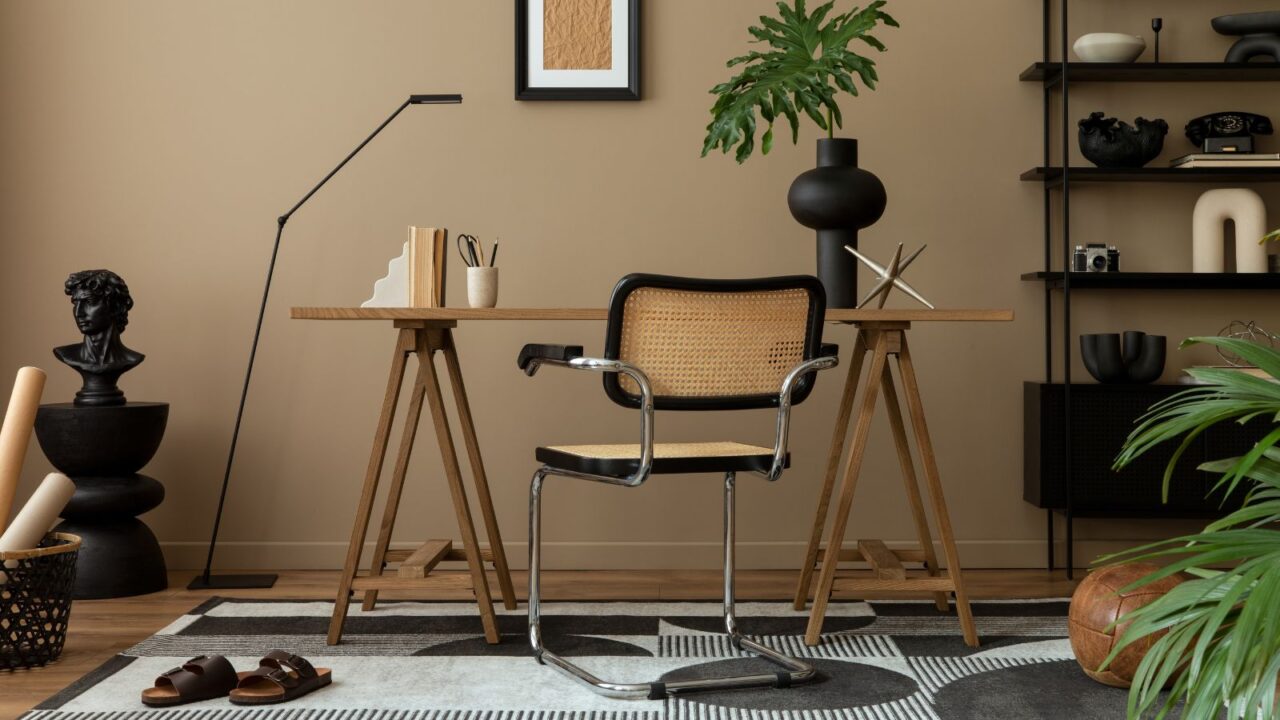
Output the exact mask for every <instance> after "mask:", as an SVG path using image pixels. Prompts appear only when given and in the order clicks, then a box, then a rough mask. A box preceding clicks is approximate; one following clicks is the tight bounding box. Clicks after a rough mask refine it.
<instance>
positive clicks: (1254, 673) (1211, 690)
mask: <svg viewBox="0 0 1280 720" xmlns="http://www.w3.org/2000/svg"><path fill="white" fill-rule="evenodd" d="M1196 343H1206V344H1210V345H1216V346H1218V347H1219V348H1221V349H1223V350H1226V351H1229V352H1232V353H1235V354H1236V355H1238V356H1239V357H1241V358H1243V359H1244V360H1246V361H1247V362H1250V363H1252V364H1254V365H1256V366H1257V367H1258V368H1261V369H1262V370H1263V371H1265V372H1266V373H1267V374H1268V375H1270V376H1271V378H1273V379H1274V380H1280V352H1277V351H1276V350H1275V349H1273V348H1270V347H1264V346H1261V345H1258V344H1255V343H1253V342H1250V341H1247V340H1241V339H1236V338H1222V337H1211V338H1191V339H1189V340H1187V341H1186V342H1184V343H1183V347H1186V346H1187V345H1190V344H1196ZM1188 372H1189V373H1190V374H1191V375H1192V376H1193V377H1195V378H1196V379H1197V380H1199V381H1201V382H1203V383H1208V384H1206V385H1203V386H1198V387H1195V388H1192V389H1189V390H1186V391H1183V392H1180V393H1178V394H1176V395H1174V396H1173V397H1170V398H1169V399H1167V400H1165V401H1163V402H1160V403H1158V404H1156V405H1155V406H1153V407H1152V408H1151V410H1150V412H1148V414H1147V415H1146V416H1144V417H1143V418H1142V419H1141V420H1140V421H1139V423H1138V426H1137V428H1136V429H1135V430H1134V431H1133V433H1132V434H1131V435H1130V436H1129V438H1128V440H1127V441H1126V443H1125V446H1124V449H1123V450H1122V451H1121V453H1120V455H1119V457H1118V458H1117V459H1116V462H1115V468H1116V469H1119V468H1121V467H1124V466H1125V465H1127V464H1129V463H1130V462H1132V461H1133V460H1134V459H1135V458H1137V457H1138V456H1140V455H1142V454H1143V453H1145V452H1147V451H1148V450H1151V449H1152V448H1154V447H1156V446H1157V445H1160V444H1162V443H1165V442H1169V441H1172V440H1176V439H1178V438H1181V442H1180V443H1179V445H1178V447H1177V449H1176V451H1175V452H1174V455H1173V458H1172V460H1170V461H1169V466H1168V468H1167V469H1166V471H1165V475H1164V495H1165V499H1166V500H1167V499H1168V493H1169V481H1170V478H1171V476H1172V472H1173V467H1174V465H1175V464H1176V463H1177V462H1178V459H1179V458H1180V457H1182V454H1183V453H1184V452H1185V451H1186V450H1187V448H1188V447H1190V445H1191V443H1192V442H1193V441H1194V440H1195V438H1197V437H1198V436H1200V435H1201V434H1202V433H1203V432H1204V431H1205V430H1207V429H1209V428H1210V427H1213V426H1214V425H1217V424H1218V423H1223V422H1227V421H1235V422H1238V423H1246V422H1249V421H1250V420H1254V419H1257V418H1263V419H1267V420H1269V421H1270V422H1271V423H1272V424H1273V426H1274V427H1272V429H1271V430H1270V432H1268V433H1267V435H1266V436H1265V437H1263V438H1262V439H1261V440H1259V441H1258V442H1257V443H1256V444H1255V445H1254V446H1253V449H1252V450H1250V451H1249V452H1248V453H1247V454H1245V455H1243V456H1241V457H1235V458H1230V459H1226V460H1219V461H1216V462H1209V463H1205V464H1203V465H1201V466H1200V469H1201V470H1204V471H1207V472H1214V473H1220V474H1221V477H1220V478H1219V480H1218V482H1217V483H1216V484H1215V486H1214V488H1213V490H1212V491H1213V492H1216V493H1220V494H1221V495H1222V496H1223V497H1224V498H1225V497H1227V496H1228V495H1230V494H1231V493H1232V492H1233V491H1234V490H1236V489H1237V488H1239V487H1242V486H1243V487H1244V488H1247V493H1246V495H1245V499H1244V503H1243V505H1242V506H1241V507H1240V509H1239V510H1236V511H1234V512H1231V513H1230V514H1228V515H1226V516H1225V517H1223V518H1222V519H1221V520H1218V521H1216V522H1213V523H1210V524H1209V525H1208V526H1206V527H1205V528H1204V530H1203V531H1202V532H1200V533H1197V534H1195V535H1188V536H1185V537H1179V538H1174V539H1172V540H1167V541H1164V542H1159V543H1154V544H1151V545H1146V546H1144V547H1139V548H1135V549H1133V550H1130V551H1127V552H1124V553H1118V554H1115V555H1111V556H1109V557H1105V558H1102V560H1101V562H1106V563H1111V562H1122V561H1123V562H1130V561H1137V560H1159V561H1163V562H1168V564H1167V565H1166V566H1165V567H1164V568H1163V569H1161V570H1160V571H1158V572H1155V573H1152V574H1150V575H1148V576H1146V577H1144V578H1142V579H1141V580H1139V581H1137V582H1135V583H1133V584H1132V585H1131V586H1129V587H1128V588H1124V589H1123V590H1122V592H1123V591H1128V590H1131V589H1134V588H1138V587H1141V586H1143V585H1146V584H1147V583H1150V582H1153V581H1155V580H1157V579H1160V578H1164V577H1168V576H1170V575H1173V574H1175V573H1186V574H1187V575H1189V576H1190V579H1189V580H1187V581H1186V582H1183V583H1182V584H1180V585H1178V586H1177V587H1175V588H1174V589H1173V590H1171V591H1170V592H1169V593H1168V594H1166V595H1164V596H1162V597H1160V598H1158V599H1157V600H1155V601H1154V602H1152V603H1150V604H1149V605H1146V606H1143V607H1141V608H1139V609H1137V610H1134V611H1132V612H1130V613H1128V614H1126V615H1125V616H1124V618H1123V620H1124V622H1126V623H1129V625H1128V627H1127V629H1125V631H1124V632H1123V634H1122V635H1121V637H1120V638H1119V641H1118V642H1117V643H1116V648H1115V650H1114V651H1112V653H1111V655H1110V657H1108V658H1107V661H1106V663H1109V662H1111V660H1113V659H1114V658H1115V657H1116V655H1117V654H1118V653H1119V652H1120V650H1122V649H1123V648H1124V647H1125V646H1127V645H1129V644H1130V643H1133V642H1135V641H1137V640H1139V639H1141V638H1143V637H1146V636H1149V635H1152V634H1155V633H1161V632H1164V635H1162V636H1161V637H1160V638H1159V639H1158V640H1157V641H1156V642H1155V643H1153V644H1152V646H1151V649H1150V650H1149V651H1148V652H1147V654H1146V656H1145V657H1144V659H1143V660H1142V663H1141V664H1140V665H1139V667H1138V670H1137V673H1136V675H1135V677H1134V682H1133V687H1132V689H1131V690H1130V694H1129V706H1128V713H1129V717H1130V718H1138V717H1142V716H1144V715H1145V714H1146V713H1148V712H1151V711H1153V710H1154V711H1155V715H1154V717H1156V718H1164V717H1167V716H1168V715H1169V713H1170V712H1171V711H1173V709H1174V708H1175V707H1176V706H1177V705H1178V703H1184V706H1183V707H1182V709H1181V712H1180V715H1179V717H1181V718H1183V719H1184V720H1202V719H1203V720H1209V719H1210V718H1219V717H1226V718H1229V719H1230V720H1236V719H1240V720H1244V719H1246V718H1247V719H1248V720H1258V719H1259V718H1274V717H1276V711H1277V704H1276V683H1277V677H1278V675H1280V530H1278V529H1277V523H1280V448H1277V447H1276V443H1277V442H1278V441H1280V383H1278V382H1273V381H1272V380H1268V379H1266V378H1261V377H1256V376H1254V375H1250V374H1248V373H1242V372H1237V371H1234V370H1229V369H1215V368H1193V369H1190V370H1188ZM1223 566H1226V567H1227V569H1220V568H1222V567H1223ZM1215 568H1219V569H1215ZM1106 663H1104V664H1103V666H1104V667H1105V666H1106ZM1166 688H1167V689H1168V694H1167V695H1164V696H1162V695H1161V693H1162V691H1163V690H1165V689H1166ZM1224 710H1225V711H1226V714H1225V716H1224V715H1223V711H1224Z"/></svg>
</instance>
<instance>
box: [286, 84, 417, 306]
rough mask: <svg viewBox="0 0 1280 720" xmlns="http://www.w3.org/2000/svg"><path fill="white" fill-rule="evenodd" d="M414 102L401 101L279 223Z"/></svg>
mask: <svg viewBox="0 0 1280 720" xmlns="http://www.w3.org/2000/svg"><path fill="white" fill-rule="evenodd" d="M412 102H413V98H408V99H406V100H405V101H404V102H403V103H400V107H398V108H396V110H395V112H393V113H391V116H390V117H388V118H387V119H386V120H383V121H382V124H381V125H379V126H378V127H377V128H375V129H374V131H373V132H371V133H369V137H367V138H365V139H364V142H362V143H360V144H359V145H357V146H356V149H355V150H352V151H351V152H350V153H349V154H348V155H347V156H346V157H344V158H342V162H340V163H338V165H337V167H335V168H334V169H332V170H330V171H329V174H328V175H325V176H324V177H323V178H322V179H321V180H320V182H318V183H316V186H315V187H313V188H311V190H309V191H308V192H307V194H306V195H303V196H302V199H301V200H299V201H298V202H296V203H294V205H293V207H291V208H289V210H288V211H287V212H285V214H283V215H281V216H280V217H279V219H278V220H277V222H279V223H280V225H282V226H283V225H284V224H285V223H287V222H289V218H290V217H291V216H292V215H293V214H294V213H295V212H297V210H298V208H300V207H302V206H303V205H305V204H306V202H307V201H308V200H310V199H311V196H312V195H315V194H316V191H317V190H319V189H320V188H322V187H324V184H325V183H327V182H329V178H331V177H333V176H334V175H337V174H338V171H339V170H341V169H342V168H343V167H345V166H346V164H347V163H349V162H351V158H353V157H355V156H356V155H357V154H358V153H359V152H360V151H361V150H363V149H364V146H365V145H368V144H369V142H370V141H371V140H373V139H374V138H375V137H377V136H378V133H380V132H382V129H383V128H385V127H386V126H388V125H390V124H391V121H392V120H395V119H396V116H397V115H399V114H400V113H401V112H403V111H404V109H405V108H407V107H409V104H410V103H412ZM279 242H280V236H279V235H278V234H277V235H276V243H277V245H278V244H279ZM274 260H275V257H274V256H273V257H272V261H273V262H274ZM268 275H269V274H268ZM268 282H270V277H268Z"/></svg>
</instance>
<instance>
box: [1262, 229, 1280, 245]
mask: <svg viewBox="0 0 1280 720" xmlns="http://www.w3.org/2000/svg"><path fill="white" fill-rule="evenodd" d="M1277 240H1280V228H1276V229H1275V230H1272V231H1271V232H1269V233H1267V234H1266V235H1263V236H1262V242H1264V243H1269V242H1276V241H1277Z"/></svg>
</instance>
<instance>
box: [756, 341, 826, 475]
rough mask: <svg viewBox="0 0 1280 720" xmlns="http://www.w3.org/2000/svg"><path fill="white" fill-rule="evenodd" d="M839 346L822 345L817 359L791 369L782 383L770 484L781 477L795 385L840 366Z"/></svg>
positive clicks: (770, 469)
mask: <svg viewBox="0 0 1280 720" xmlns="http://www.w3.org/2000/svg"><path fill="white" fill-rule="evenodd" d="M839 351H840V348H839V346H836V345H832V344H830V343H823V345H822V348H821V350H820V351H819V354H818V357H816V358H813V359H812V360H805V361H804V362H802V363H800V364H799V365H796V366H795V367H793V368H791V371H790V372H788V373H787V376H786V378H785V379H784V380H783V381H782V389H781V390H780V391H779V392H778V426H777V436H776V437H775V438H774V443H773V465H772V466H771V467H770V468H769V472H768V473H766V474H765V479H766V480H769V481H770V482H772V481H774V480H777V479H778V478H779V477H780V476H781V475H782V466H783V465H784V464H785V463H786V459H787V439H788V437H789V436H790V434H791V395H792V393H794V392H795V389H796V385H798V384H799V383H800V379H801V378H803V377H804V376H805V375H808V374H809V373H813V372H817V371H819V370H827V369H830V368H833V367H835V366H837V365H839V364H840V357H839V355H838V354H837V353H839Z"/></svg>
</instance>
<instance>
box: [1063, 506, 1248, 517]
mask: <svg viewBox="0 0 1280 720" xmlns="http://www.w3.org/2000/svg"><path fill="white" fill-rule="evenodd" d="M1041 509H1042V510H1052V511H1053V512H1055V513H1058V514H1060V515H1066V514H1067V509H1066V508H1057V507H1055V508H1041ZM1232 509H1234V506H1233V507H1232V508H1227V509H1223V510H1203V509H1199V508H1183V507H1177V506H1174V507H1161V508H1158V509H1157V508H1135V509H1133V510H1124V509H1115V508H1097V507H1088V506H1086V507H1083V508H1076V509H1074V510H1072V512H1071V514H1072V516H1073V517H1077V518H1096V519H1106V520H1209V519H1217V518H1220V517H1223V516H1224V515H1226V514H1227V513H1229V512H1231V510H1232Z"/></svg>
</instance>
